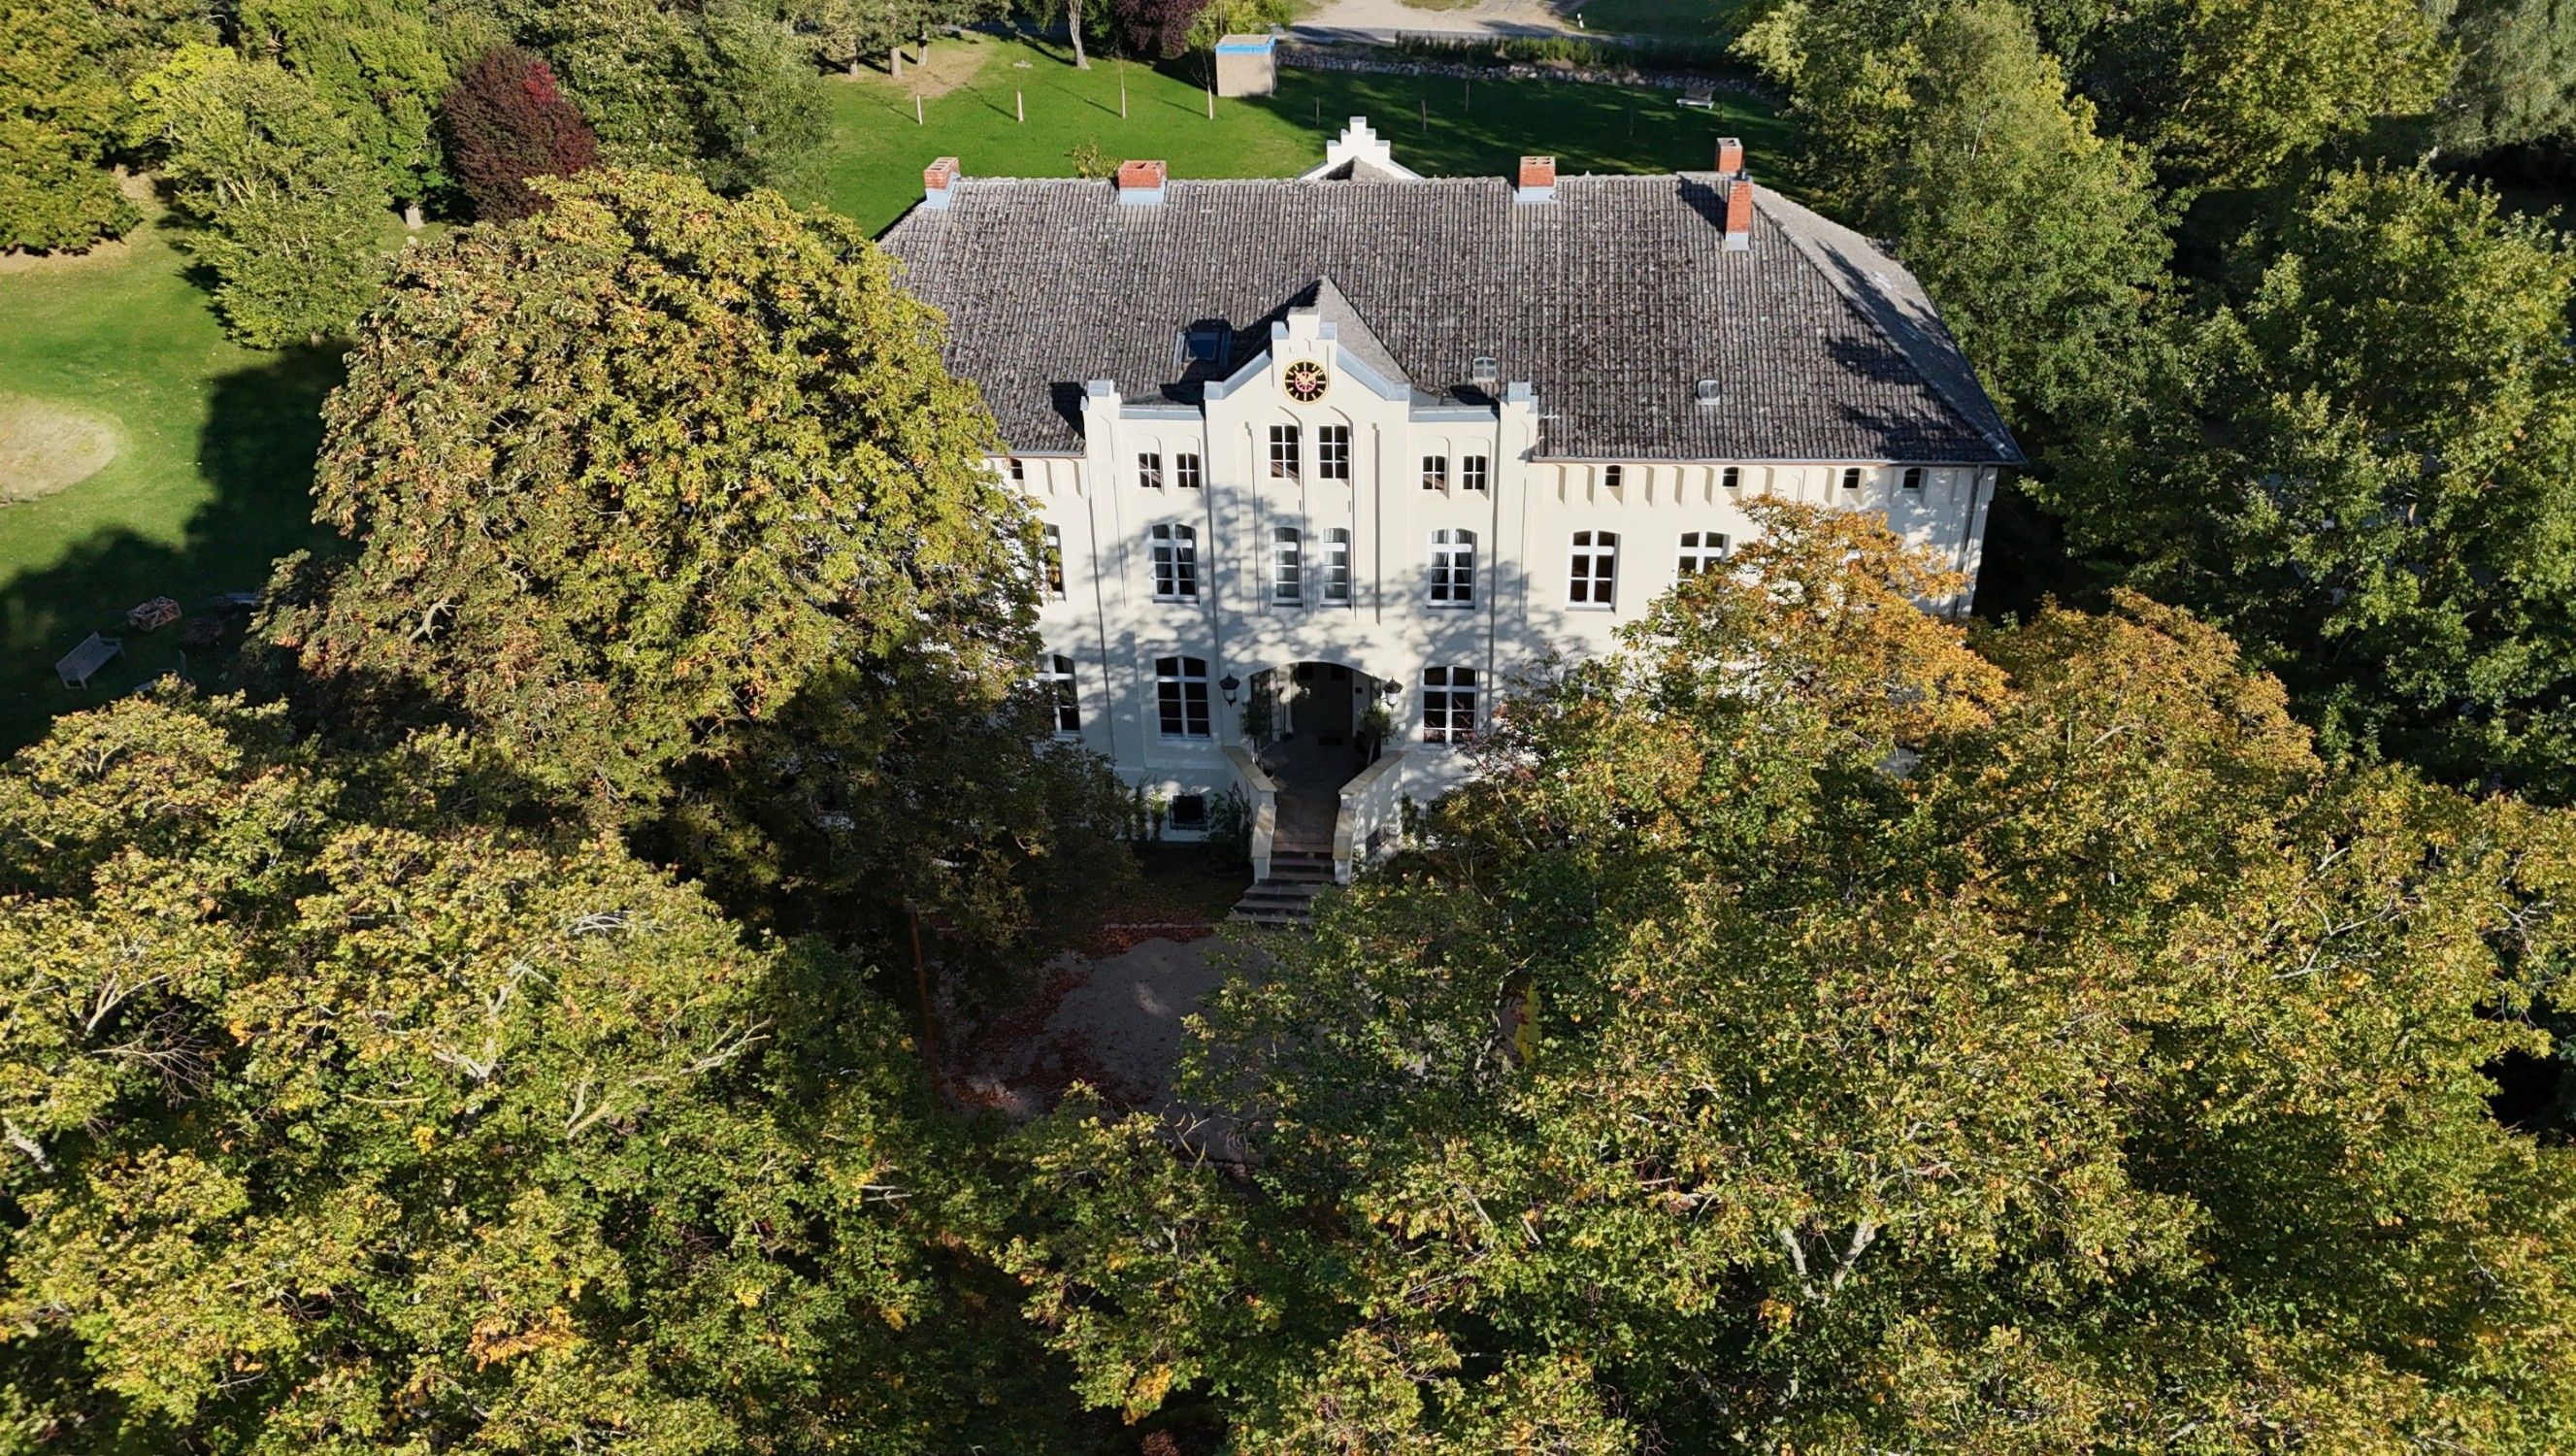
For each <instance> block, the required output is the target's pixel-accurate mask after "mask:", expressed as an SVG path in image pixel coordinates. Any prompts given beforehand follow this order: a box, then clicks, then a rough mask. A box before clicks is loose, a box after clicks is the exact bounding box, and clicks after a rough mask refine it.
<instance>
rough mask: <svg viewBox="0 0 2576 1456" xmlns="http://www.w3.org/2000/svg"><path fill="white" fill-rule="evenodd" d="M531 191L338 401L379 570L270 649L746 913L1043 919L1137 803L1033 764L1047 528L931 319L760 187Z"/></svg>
mask: <svg viewBox="0 0 2576 1456" xmlns="http://www.w3.org/2000/svg"><path fill="white" fill-rule="evenodd" d="M538 185H539V186H540V187H541V188H542V189H543V190H545V191H547V192H548V194H549V195H550V196H551V197H552V198H553V199H554V202H555V205H554V206H553V207H552V208H551V209H549V210H548V211H546V212H544V213H542V214H540V215H537V216H534V217H530V218H525V219H521V220H518V221H514V222H510V223H506V224H501V225H493V226H484V227H478V228H476V229H474V230H472V231H470V232H467V233H463V234H460V235H457V236H455V237H452V238H450V239H448V240H446V241H444V242H441V243H439V244H437V245H433V246H429V247H422V248H414V249H410V250H407V252H406V255H405V260H404V263H403V266H402V268H401V271H400V273H399V274H398V276H397V277H396V279H395V281H394V283H393V285H392V287H391V288H390V290H389V291H388V293H387V295H386V298H385V301H384V303H383V304H382V306H381V307H379V308H378V309H377V311H376V312H375V313H374V314H373V315H371V316H370V319H369V321H368V324H367V326H366V328H365V329H364V330H363V331H362V333H361V335H360V338H359V340H358V345H357V348H356V349H355V350H354V351H353V352H352V353H351V355H350V358H349V381H348V383H347V384H346V385H345V386H343V387H342V388H341V389H340V390H339V391H338V392H337V393H336V394H335V395H334V396H333V397H332V400H331V402H330V404H329V406H328V408H327V410H326V426H327V435H326V439H325V443H324V446H323V451H322V460H321V466H320V473H319V477H318V480H317V483H316V495H317V497H318V500H319V514H320V517H321V519H322V520H324V521H325V522H327V523H329V524H330V525H332V526H334V527H336V528H337V529H338V530H340V531H341V532H342V533H343V534H345V535H347V536H348V537H350V538H351V540H352V541H353V542H354V543H355V545H356V547H357V550H356V554H355V555H354V557H353V558H351V559H350V560H348V561H347V562H345V563H344V564H340V565H337V566H334V567H332V568H330V569H329V570H327V571H321V572H317V573H313V574H312V575H311V576H295V577H294V578H293V579H292V580H291V581H290V582H289V583H288V584H287V587H286V590H285V593H284V594H285V596H286V597H287V598H288V599H289V601H290V602H291V603H292V605H290V606H289V607H287V608H286V609H285V610H282V611H281V612H280V613H279V615H278V617H277V619H276V620H275V622H274V623H273V624H272V627H271V635H272V637H273V639H274V640H275V641H277V642H279V643H281V644H284V645H285V646H287V647H289V648H291V649H292V650H293V651H294V652H295V653H296V655H297V656H298V658H299V660H300V664H301V667H302V670H303V672H304V673H305V674H306V676H307V677H308V679H310V683H311V686H310V688H309V692H310V693H311V695H312V697H313V698H314V700H315V701H317V703H320V704H323V705H326V706H324V707H323V708H322V710H321V711H322V714H323V716H324V718H326V719H327V720H328V721H332V722H337V723H356V724H361V725H364V724H400V723H406V722H410V721H413V720H414V719H416V718H418V717H422V716H428V717H432V718H440V719H446V720H450V721H454V722H457V723H459V724H462V725H468V726H470V727H472V728H473V729H474V731H475V732H477V733H478V734H479V735H481V736H482V738H483V739H484V740H485V741H487V742H489V743H490V744H492V745H493V747H494V748H495V750H496V751H498V752H500V753H501V754H503V755H505V756H506V757H507V758H508V760H509V761H510V762H511V764H512V765H513V766H514V768H515V769H516V770H517V771H518V772H519V773H520V774H521V775H523V776H524V778H525V779H526V780H527V781H528V782H529V783H530V784H531V785H533V786H535V788H536V789H537V790H539V791H540V792H542V793H545V794H547V795H551V796H555V797H559V798H563V799H568V800H573V801H578V802H580V803H583V804H585V805H587V806H588V807H589V808H590V809H591V810H592V811H594V815H595V818H596V819H597V821H598V822H601V823H604V824H611V825H615V826H617V827H619V828H622V829H625V830H628V831H630V832H635V833H639V834H644V835H647V836H649V837H651V839H652V840H653V842H654V843H655V844H656V845H657V846H659V852H667V853H669V854H673V855H676V856H678V857H679V858H680V859H681V860H682V861H683V862H685V863H687V864H689V865H691V866H692V867H693V868H695V869H697V870H699V871H701V872H703V873H706V874H709V875H712V876H714V877H715V878H716V879H717V881H718V883H719V884H720V885H722V886H723V887H724V888H725V889H726V890H727V892H728V893H729V894H731V895H735V896H738V897H740V898H737V899H736V900H735V901H734V903H737V904H740V905H742V906H744V907H745V908H746V910H748V909H749V908H750V907H751V906H752V905H753V904H754V903H758V904H762V905H765V906H767V907H769V909H771V910H772V911H774V912H776V913H778V914H781V915H783V916H785V917H787V918H788V920H789V921H790V922H791V923H796V924H813V925H819V926H821V927H822V928H825V929H828V930H831V931H834V932H835V933H839V932H844V931H851V930H866V929H870V928H872V927H873V925H874V924H875V923H878V922H877V921H875V920H872V919H871V918H870V917H882V916H884V915H887V914H891V913H895V912H898V911H904V910H918V911H921V912H924V913H928V914H932V915H935V916H938V917H940V918H943V919H946V920H948V921H950V922H951V923H952V924H953V925H954V926H956V928H958V929H959V930H960V931H961V932H962V933H973V934H983V935H1007V934H1008V933H1009V932H1010V931H1012V930H1014V929H1016V928H1018V927H1020V926H1022V925H1024V924H1026V915H1025V912H1024V910H1023V909H1022V908H1021V906H1020V902H1019V901H1018V899H1017V894H1018V891H1019V890H1020V889H1021V888H1023V887H1025V886H1027V885H1028V884H1030V883H1032V881H1031V880H1030V879H1029V875H1030V874H1033V873H1051V872H1052V871H1053V869H1054V867H1055V864H1056V863H1057V862H1058V860H1057V857H1055V856H1052V855H1051V854H1050V853H1049V847H1050V846H1056V845H1062V844H1067V843H1077V842H1080V841H1081V840H1082V839H1083V837H1084V835H1085V833H1086V832H1087V831H1088V830H1089V829H1091V828H1093V827H1095V826H1114V824H1115V822H1116V811H1115V809H1114V808H1113V807H1111V806H1110V804H1109V795H1108V793H1107V783H1108V781H1107V780H1106V778H1105V776H1103V775H1102V774H1101V773H1100V771H1099V770H1098V768H1097V765H1096V761H1094V760H1091V759H1089V758H1087V757H1084V756H1081V755H1077V754H1071V753H1060V752H1054V751H1040V750H1039V749H1037V748H1035V747H1033V746H1032V745H1033V741H1034V740H1036V739H1039V738H1042V737H1043V736H1044V728H1043V720H1042V717H1039V716H1033V715H1035V714H1042V713H1043V707H1042V705H1040V704H1038V703H1037V702H1036V700H1035V697H1034V695H1033V694H1032V693H1031V691H1030V690H1029V686H1028V680H1029V678H1030V675H1031V673H1032V670H1033V663H1034V660H1035V654H1036V651H1037V644H1036V639H1035V637H1034V635H1033V631H1032V623H1033V621H1034V616H1033V613H1034V607H1033V601H1034V597H1033V592H1034V580H1035V578H1034V575H1033V568H1032V562H1033V560H1034V558H1033V555H1032V543H1031V536H1030V532H1031V530H1032V527H1031V525H1030V524H1029V521H1028V518H1027V516H1026V514H1025V512H1024V511H1023V509H1022V508H1021V506H1020V504H1019V503H1018V501H1017V500H1016V499H1015V498H1014V497H1012V496H1011V495H1010V494H1009V493H1008V492H1007V491H1006V490H1005V489H1004V488H1003V486H1002V485H1001V483H1000V481H999V480H998V478H997V477H996V476H995V475H994V473H993V472H992V470H991V469H990V468H989V467H988V466H987V465H986V464H985V460H984V452H985V451H986V450H987V449H989V448H991V443H992V433H991V425H990V421H989V418H988V417H987V416H986V415H985V413H984V411H983V408H982V406H981V404H980V403H979V401H978V400H977V398H976V396H975V392H974V390H973V388H972V387H971V386H969V385H967V384H965V383H963V382H961V381H959V380H958V379H956V378H955V377H953V376H951V375H950V374H949V373H948V372H947V370H946V368H945V367H944V366H943V365H942V363H941V360H940V355H939V339H938V321H937V318H936V316H935V315H933V314H932V313H931V312H929V311H928V310H927V309H925V308H923V307H922V306H921V305H920V304H919V303H917V302H915V301H914V300H912V299H911V298H910V297H909V296H908V295H906V294H905V293H903V292H902V291H901V290H899V289H898V288H897V287H896V286H895V283H894V280H893V277H892V270H891V267H890V265H889V264H888V263H887V262H886V260H885V258H884V257H883V255H882V254H880V253H879V252H878V251H877V250H876V248H875V246H874V245H873V244H871V243H870V242H869V241H868V240H867V238H866V236H865V234H863V233H862V232H861V231H860V230H859V229H858V228H857V227H855V226H853V225H852V224H850V223H848V222H847V221H845V220H843V219H840V218H837V217H833V216H830V215H827V214H821V213H800V212H798V211H796V210H794V209H792V208H790V207H789V206H788V205H787V204H785V203H784V202H782V201H780V200H779V199H778V198H777V197H776V196H775V195H773V194H768V193H755V194H753V195H752V196H750V197H748V198H746V199H743V200H741V201H736V202H728V201H725V200H722V199H719V198H717V197H715V196H713V195H712V194H710V193H709V192H708V191H707V189H706V188H705V187H704V186H702V185H701V184H699V183H697V182H695V181H693V180H690V179H687V178H682V177H674V176H670V175H666V174H644V173H619V172H613V171H601V172H591V173H585V174H582V175H581V176H580V177H577V178H574V179H571V180H547V181H542V182H540V183H539V184H538ZM848 916H857V917H859V919H858V920H857V921H856V922H855V923H854V922H851V921H848V920H846V919H844V917H848Z"/></svg>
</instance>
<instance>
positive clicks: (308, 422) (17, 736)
mask: <svg viewBox="0 0 2576 1456" xmlns="http://www.w3.org/2000/svg"><path fill="white" fill-rule="evenodd" d="M188 270H189V260H188V259H187V257H186V256H185V255H184V254H182V253H180V252H179V251H178V250H177V249H176V248H174V247H172V246H171V244H170V241H169V239H168V237H167V236H166V235H165V234H164V233H163V232H162V231H161V230H160V228H159V226H158V225H157V224H154V223H147V224H145V225H144V226H143V227H142V228H140V229H138V230H137V231H136V232H135V233H134V235H133V237H132V239H131V240H130V242H129V243H128V244H127V245H126V246H124V247H121V248H116V249H111V250H109V251H108V253H107V254H106V255H104V256H100V257H95V258H85V259H70V260H61V261H49V262H44V263H40V264H38V265H37V266H35V267H33V268H30V269H25V270H22V271H16V272H10V273H5V274H0V391H5V392H6V393H8V394H12V395H18V396H24V397H28V398H32V399H35V400H38V401H45V402H52V403H56V404H60V405H65V406H69V407H71V408H73V409H74V410H76V411H78V412H80V413H82V414H86V415H90V416H103V417H105V418H106V419H108V420H111V421H113V422H114V426H115V436H116V446H117V453H116V455H115V458H113V459H112V460H110V461H109V462H108V463H107V465H106V466H105V467H104V468H103V469H101V470H99V471H98V472H97V473H96V474H94V475H91V476H89V477H88V478H87V479H84V480H81V481H79V482H78V483H76V484H73V485H71V486H69V487H67V488H65V489H62V490H60V491H59V492H57V493H55V494H52V495H48V496H45V497H44V498H42V499H37V500H28V501H20V502H17V503H15V504H9V505H0V752H6V751H7V750H10V749H14V748H16V747H17V746H18V745H20V744H22V743H26V742H28V741H30V740H32V739H34V738H37V737H40V736H41V735H42V734H43V732H44V730H45V725H46V724H47V723H48V722H49V721H51V720H52V718H53V716H54V715H55V714H57V713H62V712H68V711H72V710H75V709H78V708H82V707H87V706H93V705H95V704H97V703H99V702H102V701H104V700H106V699H107V698H110V697H112V696H114V695H115V694H118V693H121V692H124V691H127V690H129V689H131V688H133V687H134V686H136V685H137V684H139V683H141V682H143V681H145V680H147V679H149V678H152V677H155V676H158V675H159V674H161V673H164V672H168V671H171V670H173V669H176V668H178V667H179V666H180V654H181V649H180V646H179V633H180V631H181V629H182V627H183V626H184V625H185V623H184V620H183V622H182V623H180V624H176V625H172V626H167V627H163V628H161V629H160V630H159V631H157V632H150V633H145V632H134V631H129V630H127V629H126V627H125V610H126V609H127V608H128V607H131V606H134V605H135V604H137V603H139V602H142V601H146V600H148V599H150V598H152V597H157V596H167V597H172V598H175V599H176V600H177V601H178V602H179V605H180V608H181V610H183V611H185V612H187V613H188V614H189V615H190V616H192V617H193V616H196V615H198V614H200V612H201V610H202V608H203V606H204V602H205V599H206V598H209V597H212V596H216V595H219V594H221V593H223V592H228V591H244V590H253V589H256V588H258V587H261V586H263V585H265V584H266V583H267V580H268V573H269V563H270V562H271V561H272V560H273V559H275V558H276V557H278V556H279V555H282V554H284V553H286V552H289V551H293V550H295V549H297V548H299V547H303V546H307V545H312V544H315V543H316V542H317V541H318V540H320V539H321V537H322V533H320V532H319V531H318V530H317V529H316V528H315V527H314V526H313V525H312V512H313V503H312V499H311V494H310V492H311V489H312V482H313V455H314V450H315V448H316V446H317V445H318V444H319V443H320V440H321V435H322V421H321V414H320V410H321V405H322V398H323V396H324V395H325V394H327V393H328V392H329V391H330V389H331V386H332V385H334V384H335V383H337V382H338V381H339V378H340V365H339V361H338V358H337V356H336V355H335V354H334V353H331V352H329V351H323V350H298V351H292V352H288V353H284V354H271V353H261V352H259V351H257V350H252V349H245V348H242V347H240V346H238V345H235V344H232V343H230V342H228V341H227V340H226V339H225V338H224V336H223V330H222V328H221V327H220V326H219V325H218V324H217V323H216V320H215V316H214V310H213V308H212V306H211V305H210V304H209V302H208V299H207V296H206V293H205V291H204V290H203V289H202V288H200V287H199V286H198V285H197V283H196V282H195V281H193V280H192V279H191V278H190V277H189V276H188ZM93 631H98V632H104V633H106V634H107V635H109V636H111V637H122V638H124V639H125V655H124V656H123V657H122V658H119V659H118V660H117V661H115V662H113V663H111V664H109V666H108V667H107V668H106V669H105V670H104V671H102V672H100V673H99V674H98V675H97V676H95V677H94V678H92V679H91V680H90V686H89V688H88V690H87V691H86V692H81V691H73V690H69V689H66V688H64V687H63V686H62V684H61V682H60V681H59V680H58V679H57V678H56V677H55V675H54V663H55V661H56V659H58V658H60V657H61V656H62V655H63V654H64V653H66V652H69V651H70V650H71V649H72V647H73V646H74V645H75V644H77V643H78V642H79V641H80V640H81V639H82V638H83V637H86V636H87V635H89V634H90V633H91V632H93ZM237 640H238V639H237V637H234V638H228V639H227V640H226V642H225V643H224V644H223V645H222V646H220V647H217V648H211V649H204V648H201V649H196V650H194V651H191V652H190V653H189V654H188V659H189V660H188V664H187V665H188V667H189V669H190V670H191V672H192V674H193V675H194V676H196V677H197V678H198V679H199V680H200V681H201V682H204V681H208V680H209V678H210V677H211V675H212V674H213V673H214V671H215V670H217V669H219V668H220V667H221V666H222V664H223V663H224V662H225V661H226V660H228V659H229V658H230V657H231V655H232V651H233V647H234V645H235V643H236V642H237ZM210 685H212V684H211V683H210Z"/></svg>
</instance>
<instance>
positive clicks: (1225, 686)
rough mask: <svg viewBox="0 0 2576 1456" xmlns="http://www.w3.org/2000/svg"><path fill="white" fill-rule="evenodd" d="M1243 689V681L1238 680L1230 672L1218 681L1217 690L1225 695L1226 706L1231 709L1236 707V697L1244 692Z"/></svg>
mask: <svg viewBox="0 0 2576 1456" xmlns="http://www.w3.org/2000/svg"><path fill="white" fill-rule="evenodd" d="M1242 689H1243V682H1242V680H1241V679H1239V678H1237V677H1236V676H1235V675H1234V674H1233V673H1230V672H1229V673H1227V674H1226V675H1225V676H1223V677H1221V678H1218V679H1217V680H1216V690H1217V691H1218V692H1220V693H1223V694H1225V705H1226V706H1227V707H1229V708H1231V707H1233V706H1234V695H1235V694H1236V693H1238V692H1240V691H1242Z"/></svg>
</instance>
